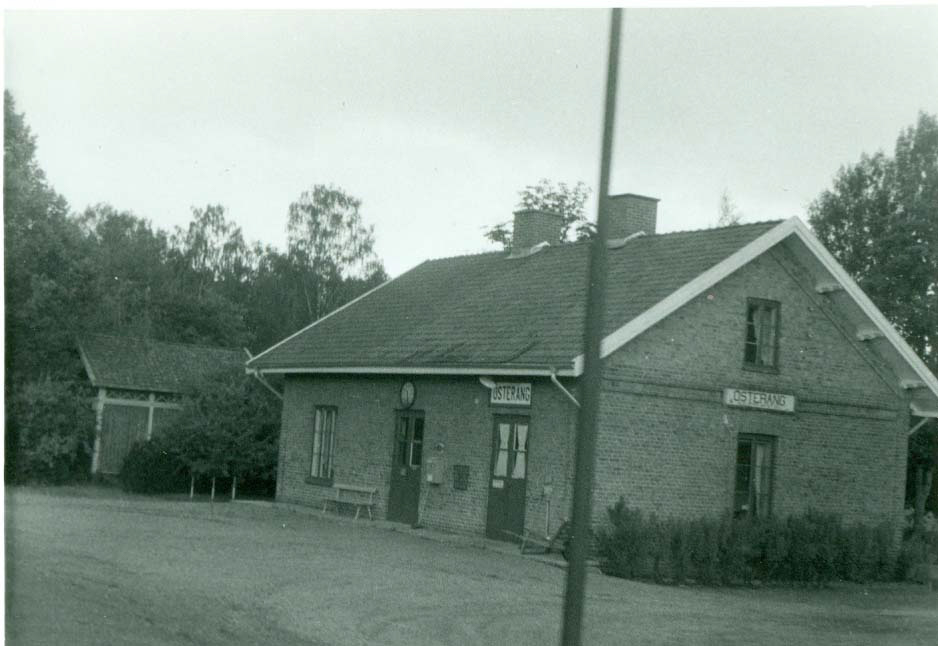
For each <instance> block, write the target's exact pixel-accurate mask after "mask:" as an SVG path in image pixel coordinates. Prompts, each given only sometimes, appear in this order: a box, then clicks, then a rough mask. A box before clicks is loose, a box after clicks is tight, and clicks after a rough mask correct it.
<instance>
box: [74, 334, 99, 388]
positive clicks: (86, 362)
mask: <svg viewBox="0 0 938 646" xmlns="http://www.w3.org/2000/svg"><path fill="white" fill-rule="evenodd" d="M77 345H78V356H79V357H81V363H82V365H83V366H84V367H85V372H86V373H88V380H89V381H90V382H91V385H92V386H93V387H95V388H97V387H98V380H97V379H95V376H94V370H92V369H91V362H90V361H89V360H88V355H86V354H85V349H84V348H83V347H81V343H78V344H77Z"/></svg>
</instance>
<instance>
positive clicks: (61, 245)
mask: <svg viewBox="0 0 938 646" xmlns="http://www.w3.org/2000/svg"><path fill="white" fill-rule="evenodd" d="M3 112H4V131H3V144H4V149H3V153H4V154H3V157H4V163H3V177H4V186H3V213H4V217H3V228H4V269H5V275H4V288H5V300H6V302H5V305H6V314H5V320H6V357H7V362H6V374H7V384H8V385H9V384H12V383H14V382H25V381H28V380H36V379H39V378H41V377H43V376H55V377H57V378H62V377H64V378H71V377H73V376H74V374H75V372H76V369H77V368H78V365H77V359H76V357H75V356H74V352H73V351H72V335H73V334H74V332H75V330H76V329H77V328H78V327H79V323H80V321H81V319H82V316H83V315H84V314H85V313H86V312H87V311H88V309H89V307H90V306H91V303H92V302H93V300H94V299H93V298H92V297H91V295H90V294H89V290H90V289H91V285H90V283H91V281H90V280H89V275H90V273H91V267H90V266H89V264H88V262H87V245H86V242H85V240H84V238H83V236H82V233H81V230H80V228H79V227H78V226H77V224H76V223H75V222H74V221H73V220H71V219H69V218H68V203H67V202H66V201H65V199H64V198H63V197H62V196H60V195H59V194H58V193H56V192H55V190H53V189H52V187H51V186H49V184H48V182H47V181H46V177H45V173H43V171H42V169H41V168H40V167H39V164H38V162H37V160H36V157H35V153H36V138H35V136H34V135H33V134H32V132H31V131H30V129H29V127H28V126H27V125H26V122H25V119H24V117H23V115H22V114H21V113H18V112H16V105H15V103H14V101H13V97H12V96H11V95H10V93H9V92H4V95H3Z"/></svg>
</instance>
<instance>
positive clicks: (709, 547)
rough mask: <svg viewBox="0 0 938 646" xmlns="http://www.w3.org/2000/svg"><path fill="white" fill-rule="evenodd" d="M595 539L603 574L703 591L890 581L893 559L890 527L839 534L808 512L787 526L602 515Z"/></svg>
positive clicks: (631, 512) (838, 526) (631, 513)
mask: <svg viewBox="0 0 938 646" xmlns="http://www.w3.org/2000/svg"><path fill="white" fill-rule="evenodd" d="M608 520H609V525H608V526H607V527H603V528H601V529H600V530H599V531H598V532H597V537H598V547H599V567H600V569H601V570H602V572H604V573H605V574H609V575H612V576H618V577H623V578H630V579H650V580H654V581H657V582H661V583H684V582H691V581H692V582H696V583H700V584H704V585H738V584H742V583H752V582H753V581H760V582H763V583H770V582H780V583H803V584H816V585H820V584H824V583H827V582H830V581H836V580H843V581H855V582H869V581H884V580H892V579H894V578H895V576H896V572H897V568H896V559H895V557H894V556H893V555H892V552H891V549H890V548H891V545H892V540H893V536H894V532H893V528H892V526H891V525H890V524H889V523H882V524H879V525H876V526H872V527H871V526H867V525H863V524H854V525H850V526H845V525H844V524H843V523H841V521H840V519H839V517H837V516H836V515H834V514H823V513H819V512H815V511H808V512H806V513H804V514H801V515H796V516H789V517H788V518H784V519H781V518H771V517H770V518H739V519H737V518H733V517H731V516H730V515H729V514H726V515H724V516H722V517H719V518H695V519H681V518H659V517H658V516H657V515H655V514H648V515H645V514H643V513H642V512H641V511H639V510H635V509H630V508H628V507H627V506H626V504H625V501H624V499H621V498H620V499H619V501H618V502H617V503H616V504H615V505H613V506H612V507H610V508H609V509H608Z"/></svg>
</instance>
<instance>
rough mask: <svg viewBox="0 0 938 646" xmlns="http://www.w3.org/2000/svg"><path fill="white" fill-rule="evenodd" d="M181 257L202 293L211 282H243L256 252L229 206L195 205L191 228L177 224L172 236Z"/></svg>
mask: <svg viewBox="0 0 938 646" xmlns="http://www.w3.org/2000/svg"><path fill="white" fill-rule="evenodd" d="M171 242H172V247H173V251H174V252H175V253H176V255H177V261H178V262H180V263H181V265H182V267H183V268H185V269H186V270H187V274H188V276H189V278H190V279H193V280H194V283H195V285H194V286H195V289H196V290H197V291H198V292H199V294H202V293H203V292H204V291H205V290H206V289H207V288H208V287H209V286H211V285H214V284H220V285H224V286H232V285H235V286H236V285H239V284H240V283H242V282H244V281H245V280H246V279H247V277H248V275H249V274H250V271H251V265H252V260H253V255H252V253H251V248H250V247H249V246H248V245H247V244H246V243H245V241H244V236H243V234H242V233H241V227H239V226H237V225H236V224H235V223H234V222H232V221H230V220H228V218H227V217H226V213H225V207H224V206H222V205H221V204H209V205H206V206H205V208H201V209H200V208H193V209H192V220H191V221H190V222H189V227H188V228H187V229H182V228H180V227H176V231H175V233H174V234H173V236H172V239H171Z"/></svg>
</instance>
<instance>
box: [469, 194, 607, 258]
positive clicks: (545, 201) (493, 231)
mask: <svg viewBox="0 0 938 646" xmlns="http://www.w3.org/2000/svg"><path fill="white" fill-rule="evenodd" d="M589 196H590V188H589V187H588V186H587V185H586V184H585V183H584V182H577V183H576V184H574V185H573V186H569V185H567V184H566V183H565V182H558V183H556V184H554V182H552V181H551V180H549V179H542V180H540V181H539V182H538V183H537V184H534V185H529V186H525V187H524V189H523V190H521V191H520V192H519V193H518V207H517V208H519V209H538V210H542V211H550V212H552V213H558V214H559V215H560V217H561V218H562V225H561V230H560V238H559V240H556V241H555V242H563V241H565V240H567V239H568V238H569V236H570V233H571V231H572V232H573V233H574V234H575V236H576V239H577V240H584V239H588V238H590V237H592V235H593V232H594V229H595V227H594V225H593V223H591V222H589V221H588V220H587V219H586V212H585V207H586V200H588V199H589ZM484 235H485V237H486V238H488V239H489V240H490V241H492V242H494V243H496V244H500V245H502V246H503V247H504V248H506V249H508V248H510V247H511V235H512V232H511V222H500V223H499V224H496V225H494V226H492V227H490V228H489V229H487V230H486V231H485V234H484Z"/></svg>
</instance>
